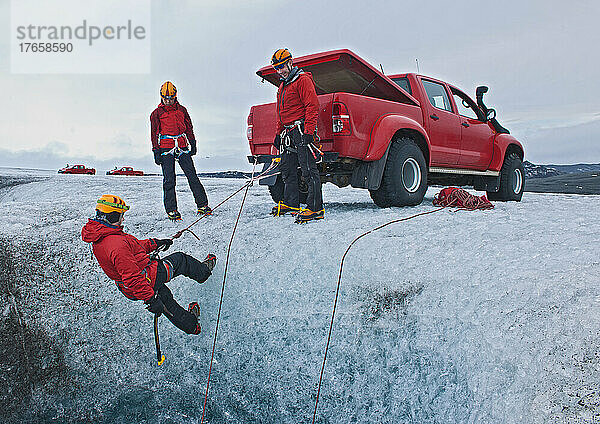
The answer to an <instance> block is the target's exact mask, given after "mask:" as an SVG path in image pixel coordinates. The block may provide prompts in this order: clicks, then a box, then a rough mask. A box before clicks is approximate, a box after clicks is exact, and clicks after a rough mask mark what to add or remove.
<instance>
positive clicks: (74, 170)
mask: <svg viewBox="0 0 600 424" xmlns="http://www.w3.org/2000/svg"><path fill="white" fill-rule="evenodd" d="M58 173H59V174H88V175H95V174H96V170H95V169H94V168H86V167H85V165H70V166H69V164H67V166H65V167H64V168H61V169H59V170H58Z"/></svg>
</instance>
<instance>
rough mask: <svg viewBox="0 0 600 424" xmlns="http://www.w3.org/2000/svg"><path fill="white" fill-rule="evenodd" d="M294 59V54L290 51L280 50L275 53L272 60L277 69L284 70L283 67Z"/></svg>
mask: <svg viewBox="0 0 600 424" xmlns="http://www.w3.org/2000/svg"><path fill="white" fill-rule="evenodd" d="M291 59H292V54H291V53H290V51H289V50H288V49H278V50H276V51H275V53H273V57H272V58H271V65H273V68H275V69H281V68H283V65H285V64H286V63H287V61H288V60H291Z"/></svg>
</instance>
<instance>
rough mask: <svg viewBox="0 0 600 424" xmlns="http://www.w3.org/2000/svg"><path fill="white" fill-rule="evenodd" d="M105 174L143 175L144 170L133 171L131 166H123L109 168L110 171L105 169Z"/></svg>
mask: <svg viewBox="0 0 600 424" xmlns="http://www.w3.org/2000/svg"><path fill="white" fill-rule="evenodd" d="M106 175H140V176H141V175H144V171H134V169H133V168H132V167H131V166H123V167H122V168H119V169H117V167H116V166H115V169H111V170H110V171H106Z"/></svg>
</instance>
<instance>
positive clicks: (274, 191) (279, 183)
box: [269, 174, 308, 203]
mask: <svg viewBox="0 0 600 424" xmlns="http://www.w3.org/2000/svg"><path fill="white" fill-rule="evenodd" d="M283 188H284V184H283V178H281V175H278V176H277V180H275V184H273V185H270V186H269V193H271V199H273V201H274V202H275V203H279V202H281V201H282V200H283ZM298 189H299V190H300V203H306V198H307V197H308V185H307V184H306V183H305V182H304V181H303V180H302V178H300V174H299V175H298Z"/></svg>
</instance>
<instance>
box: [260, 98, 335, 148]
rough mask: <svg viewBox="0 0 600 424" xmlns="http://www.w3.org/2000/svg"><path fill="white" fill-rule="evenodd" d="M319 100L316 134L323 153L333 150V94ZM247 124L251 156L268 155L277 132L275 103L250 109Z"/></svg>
mask: <svg viewBox="0 0 600 424" xmlns="http://www.w3.org/2000/svg"><path fill="white" fill-rule="evenodd" d="M318 99H319V116H318V119H317V134H318V135H319V137H320V138H321V144H322V146H323V150H324V151H331V150H332V148H333V140H332V139H333V129H332V122H331V107H332V103H333V94H322V95H320V96H318ZM248 124H249V125H252V140H250V151H251V153H252V154H253V155H270V154H274V153H275V152H276V150H275V149H274V148H273V149H271V148H272V147H273V140H274V139H275V131H277V109H276V105H275V103H267V104H263V105H258V106H252V108H250V117H249V119H248Z"/></svg>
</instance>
